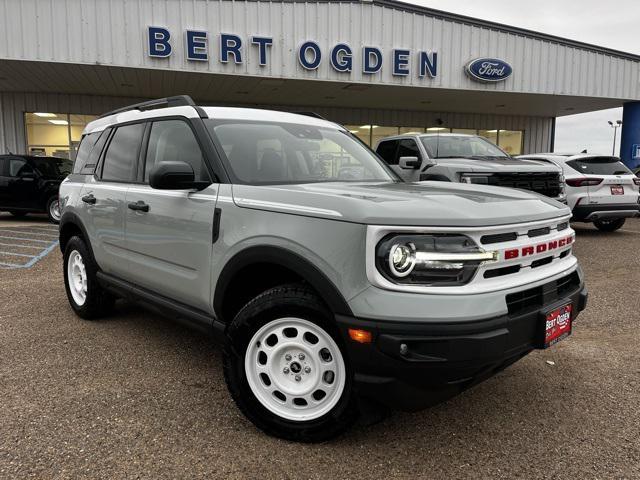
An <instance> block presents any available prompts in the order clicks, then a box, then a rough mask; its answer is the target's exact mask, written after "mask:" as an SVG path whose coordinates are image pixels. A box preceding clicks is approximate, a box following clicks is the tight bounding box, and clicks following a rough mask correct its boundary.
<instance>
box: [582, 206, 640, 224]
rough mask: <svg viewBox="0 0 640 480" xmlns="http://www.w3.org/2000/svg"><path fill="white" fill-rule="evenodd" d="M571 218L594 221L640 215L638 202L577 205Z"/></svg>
mask: <svg viewBox="0 0 640 480" xmlns="http://www.w3.org/2000/svg"><path fill="white" fill-rule="evenodd" d="M572 213H573V216H572V217H571V220H572V221H574V222H593V221H594V220H601V219H604V218H606V219H610V218H630V217H637V216H638V215H640V205H639V204H637V203H617V204H615V203H614V204H589V205H576V206H575V207H574V208H573V212H572Z"/></svg>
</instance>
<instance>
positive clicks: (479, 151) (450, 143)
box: [420, 135, 509, 158]
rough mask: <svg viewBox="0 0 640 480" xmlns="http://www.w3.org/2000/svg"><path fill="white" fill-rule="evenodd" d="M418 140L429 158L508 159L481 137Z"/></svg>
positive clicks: (435, 137)
mask: <svg viewBox="0 0 640 480" xmlns="http://www.w3.org/2000/svg"><path fill="white" fill-rule="evenodd" d="M420 140H422V144H423V145H424V148H425V149H426V150H427V153H428V154H429V157H430V158H456V157H492V158H494V157H502V158H508V157H509V155H507V154H506V153H505V152H503V151H502V150H500V149H499V148H498V147H496V146H495V145H494V144H493V143H491V142H490V141H489V140H487V139H485V138H482V137H472V136H469V137H465V136H449V135H434V136H429V137H421V138H420Z"/></svg>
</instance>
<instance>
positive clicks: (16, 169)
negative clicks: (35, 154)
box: [7, 158, 33, 177]
mask: <svg viewBox="0 0 640 480" xmlns="http://www.w3.org/2000/svg"><path fill="white" fill-rule="evenodd" d="M7 161H8V162H9V168H8V173H7V175H8V176H9V177H19V176H20V175H24V174H25V173H33V168H32V167H31V166H30V165H29V164H27V162H26V161H25V160H23V159H22V158H9V159H7Z"/></svg>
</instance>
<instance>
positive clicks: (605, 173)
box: [518, 153, 640, 232]
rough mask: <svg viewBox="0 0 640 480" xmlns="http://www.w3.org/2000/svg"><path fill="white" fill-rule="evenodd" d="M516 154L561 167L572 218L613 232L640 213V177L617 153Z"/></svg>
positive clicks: (522, 157) (526, 158)
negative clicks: (608, 154)
mask: <svg viewBox="0 0 640 480" xmlns="http://www.w3.org/2000/svg"><path fill="white" fill-rule="evenodd" d="M518 158H520V159H523V160H538V161H540V160H542V161H548V162H553V163H554V164H556V165H558V166H560V167H561V168H562V171H563V173H564V176H565V179H566V184H567V203H568V205H569V207H570V208H571V210H572V212H573V217H572V220H574V221H577V222H593V224H594V225H595V226H596V227H597V228H598V229H599V230H602V231H605V232H613V231H615V230H618V229H619V228H621V227H622V226H623V225H624V223H625V220H626V219H627V218H630V217H636V216H638V215H639V214H640V212H639V209H640V205H639V204H638V202H639V201H640V197H639V194H638V189H639V186H640V178H638V177H637V176H635V175H634V174H633V172H631V170H629V169H628V168H627V167H626V166H625V165H624V163H622V162H621V161H620V159H619V158H617V157H611V156H607V155H591V154H579V155H560V154H555V153H543V154H537V155H523V156H521V157H518Z"/></svg>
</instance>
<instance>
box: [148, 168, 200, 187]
mask: <svg viewBox="0 0 640 480" xmlns="http://www.w3.org/2000/svg"><path fill="white" fill-rule="evenodd" d="M195 179H196V176H195V173H193V167H192V166H191V165H189V164H188V163H187V162H160V163H159V164H157V165H156V166H154V167H153V168H152V169H151V171H150V172H149V185H151V188H156V189H158V190H185V189H191V188H196V187H197V185H196V181H195Z"/></svg>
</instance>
